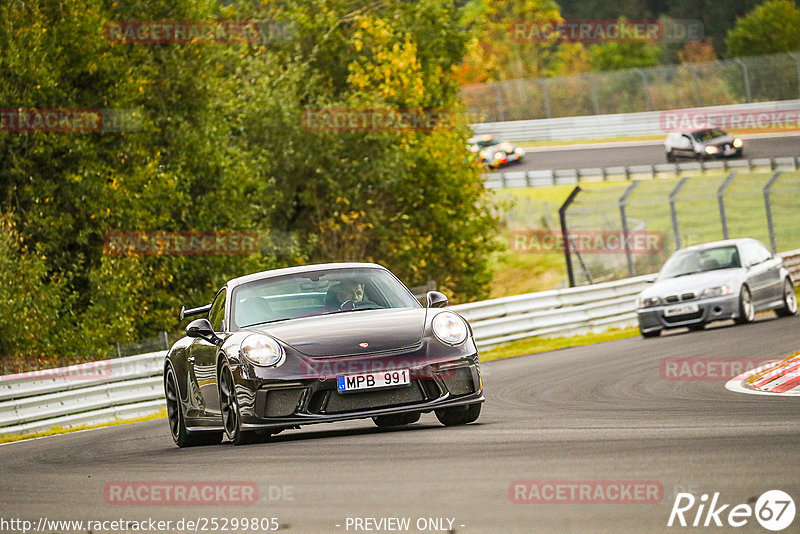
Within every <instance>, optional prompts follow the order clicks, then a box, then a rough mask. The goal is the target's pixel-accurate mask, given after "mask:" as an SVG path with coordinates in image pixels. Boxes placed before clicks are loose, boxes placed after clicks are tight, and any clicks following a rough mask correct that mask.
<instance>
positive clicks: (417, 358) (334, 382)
mask: <svg viewBox="0 0 800 534" xmlns="http://www.w3.org/2000/svg"><path fill="white" fill-rule="evenodd" d="M426 298H427V306H426V307H423V306H422V305H421V304H420V303H419V301H418V300H417V299H416V298H415V297H414V296H413V295H412V294H411V292H410V291H409V290H408V289H407V288H406V286H405V285H403V283H402V282H400V280H399V279H397V277H395V276H394V275H393V274H392V273H391V272H390V271H389V270H387V269H386V268H384V267H381V266H379V265H376V264H369V263H338V264H322V265H312V266H303V267H292V268H286V269H277V270H273V271H265V272H261V273H256V274H251V275H248V276H243V277H240V278H235V279H233V280H230V281H228V282H227V283H226V284H225V285H224V286H223V287H222V288H221V289H220V290H219V291H218V292H217V294H216V296H215V297H214V299H213V301H212V302H211V304H208V305H205V306H202V307H199V308H194V309H190V310H186V309H183V308H182V309H181V315H180V318H181V320H182V319H183V318H184V317H187V316H192V315H202V316H203V317H201V318H199V319H195V320H193V321H192V322H191V323H189V325H188V326H187V327H186V337H184V338H182V339H181V340H179V341H178V342H176V343H175V344H174V345H173V347H172V348H171V349H170V350H169V352H168V354H167V356H166V359H165V361H164V388H165V392H166V398H167V413H168V419H169V426H170V432H171V434H172V438H173V439H174V441H175V443H176V444H177V445H178V446H180V447H185V446H190V445H200V444H213V443H219V442H221V441H222V439H223V436H227V438H228V439H229V440H230V441H232V442H233V443H234V444H241V443H247V442H251V441H255V440H257V439H259V438H264V437H266V436H269V435H271V434H276V433H278V432H280V431H282V430H285V429H288V428H298V427H300V426H301V425H307V424H311V423H328V422H335V421H345V420H351V419H362V418H372V419H373V421H374V422H375V424H376V425H378V426H379V427H388V426H397V425H407V424H410V423H414V422H416V421H418V420H419V418H420V414H422V413H427V412H431V411H432V412H434V413H435V414H436V417H437V418H438V419H439V421H440V422H441V423H442V424H444V425H446V426H452V425H462V424H466V423H471V422H473V421H475V420H476V419H477V418H478V416H479V414H480V408H481V403H482V402H483V401H484V397H483V388H482V383H481V374H480V366H479V363H478V351H477V348H476V345H475V342H474V340H473V337H472V330H471V328H470V326H469V324H468V323H467V322H466V321H465V320H464V319H463V318H462V317H461V316H459V315H458V314H456V313H454V312H452V311H450V310H446V309H443V308H444V306H446V305H447V302H448V301H447V298H446V297H445V296H444V295H442V294H441V293H439V292H436V291H431V292H428V294H427V297H426Z"/></svg>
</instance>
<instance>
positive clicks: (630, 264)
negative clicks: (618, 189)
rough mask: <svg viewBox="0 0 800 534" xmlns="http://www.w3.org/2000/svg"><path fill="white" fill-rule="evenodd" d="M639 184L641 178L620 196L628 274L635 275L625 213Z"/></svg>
mask: <svg viewBox="0 0 800 534" xmlns="http://www.w3.org/2000/svg"><path fill="white" fill-rule="evenodd" d="M637 185H639V180H634V181H633V182H632V183H631V185H629V186H628V189H626V190H625V192H624V193H623V194H622V196H621V197H620V198H619V203H618V205H619V216H620V219H621V220H622V240H623V242H624V243H625V259H626V260H627V262H628V276H634V268H633V257H632V256H631V243H630V240H629V239H628V217H627V216H626V215H625V204H627V202H628V199H629V198H630V196H631V195H632V194H633V190H634V189H636V186H637Z"/></svg>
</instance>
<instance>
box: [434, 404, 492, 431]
mask: <svg viewBox="0 0 800 534" xmlns="http://www.w3.org/2000/svg"><path fill="white" fill-rule="evenodd" d="M434 412H435V413H436V419H438V420H439V422H440V423H442V424H443V425H444V426H460V425H466V424H467V423H472V422H473V421H475V420H476V419H478V416H479V415H480V414H481V405H480V403H475V404H467V405H465V406H455V407H453V408H440V409H439V410H434Z"/></svg>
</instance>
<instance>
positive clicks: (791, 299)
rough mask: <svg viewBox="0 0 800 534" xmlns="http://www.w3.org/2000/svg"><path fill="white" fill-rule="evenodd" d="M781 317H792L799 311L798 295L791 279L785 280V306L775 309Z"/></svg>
mask: <svg viewBox="0 0 800 534" xmlns="http://www.w3.org/2000/svg"><path fill="white" fill-rule="evenodd" d="M775 313H776V314H778V316H779V317H790V316H792V315H794V314H796V313H797V295H796V294H795V292H794V285H793V284H792V281H791V280H790V279H788V278H787V279H786V280H784V281H783V306H781V307H780V308H778V309H777V310H775Z"/></svg>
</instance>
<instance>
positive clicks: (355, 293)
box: [333, 280, 364, 307]
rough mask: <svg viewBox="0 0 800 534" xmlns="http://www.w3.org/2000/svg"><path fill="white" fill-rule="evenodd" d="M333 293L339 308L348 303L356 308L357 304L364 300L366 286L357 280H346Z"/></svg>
mask: <svg viewBox="0 0 800 534" xmlns="http://www.w3.org/2000/svg"><path fill="white" fill-rule="evenodd" d="M333 291H334V294H335V295H336V300H337V301H338V304H339V307H341V306H342V305H344V304H346V303H348V302H352V303H353V305H354V306H355V303H357V302H361V301H363V300H364V286H362V285H361V284H360V283H359V282H356V281H355V280H344V281H343V282H341V283H339V285H337V286H335V287H334V288H333Z"/></svg>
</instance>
